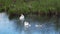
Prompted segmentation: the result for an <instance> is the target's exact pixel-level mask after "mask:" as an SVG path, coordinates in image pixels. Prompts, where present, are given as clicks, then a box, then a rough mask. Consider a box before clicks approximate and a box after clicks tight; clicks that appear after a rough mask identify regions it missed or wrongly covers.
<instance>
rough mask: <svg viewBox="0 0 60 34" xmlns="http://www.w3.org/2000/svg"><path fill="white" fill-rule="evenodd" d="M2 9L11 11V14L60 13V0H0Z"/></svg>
mask: <svg viewBox="0 0 60 34" xmlns="http://www.w3.org/2000/svg"><path fill="white" fill-rule="evenodd" d="M1 4H2V6H0V11H1V9H6V10H7V7H8V8H9V10H8V11H7V12H8V13H9V14H11V13H13V14H21V13H25V14H27V13H32V12H33V13H34V12H38V13H39V12H45V13H48V12H49V10H50V11H51V12H58V11H59V12H60V0H0V5H1Z"/></svg>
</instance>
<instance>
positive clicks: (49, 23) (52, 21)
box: [0, 13, 60, 34]
mask: <svg viewBox="0 0 60 34" xmlns="http://www.w3.org/2000/svg"><path fill="white" fill-rule="evenodd" d="M8 17H9V16H8V15H7V14H6V13H0V34H60V18H59V17H54V16H53V17H47V16H45V17H41V16H35V15H33V16H29V17H27V16H26V17H25V18H26V20H25V21H28V22H29V23H30V24H31V27H29V28H27V29H25V27H24V26H23V24H22V23H21V21H20V20H19V19H11V20H9V18H8ZM36 24H40V25H41V27H35V25H36Z"/></svg>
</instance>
